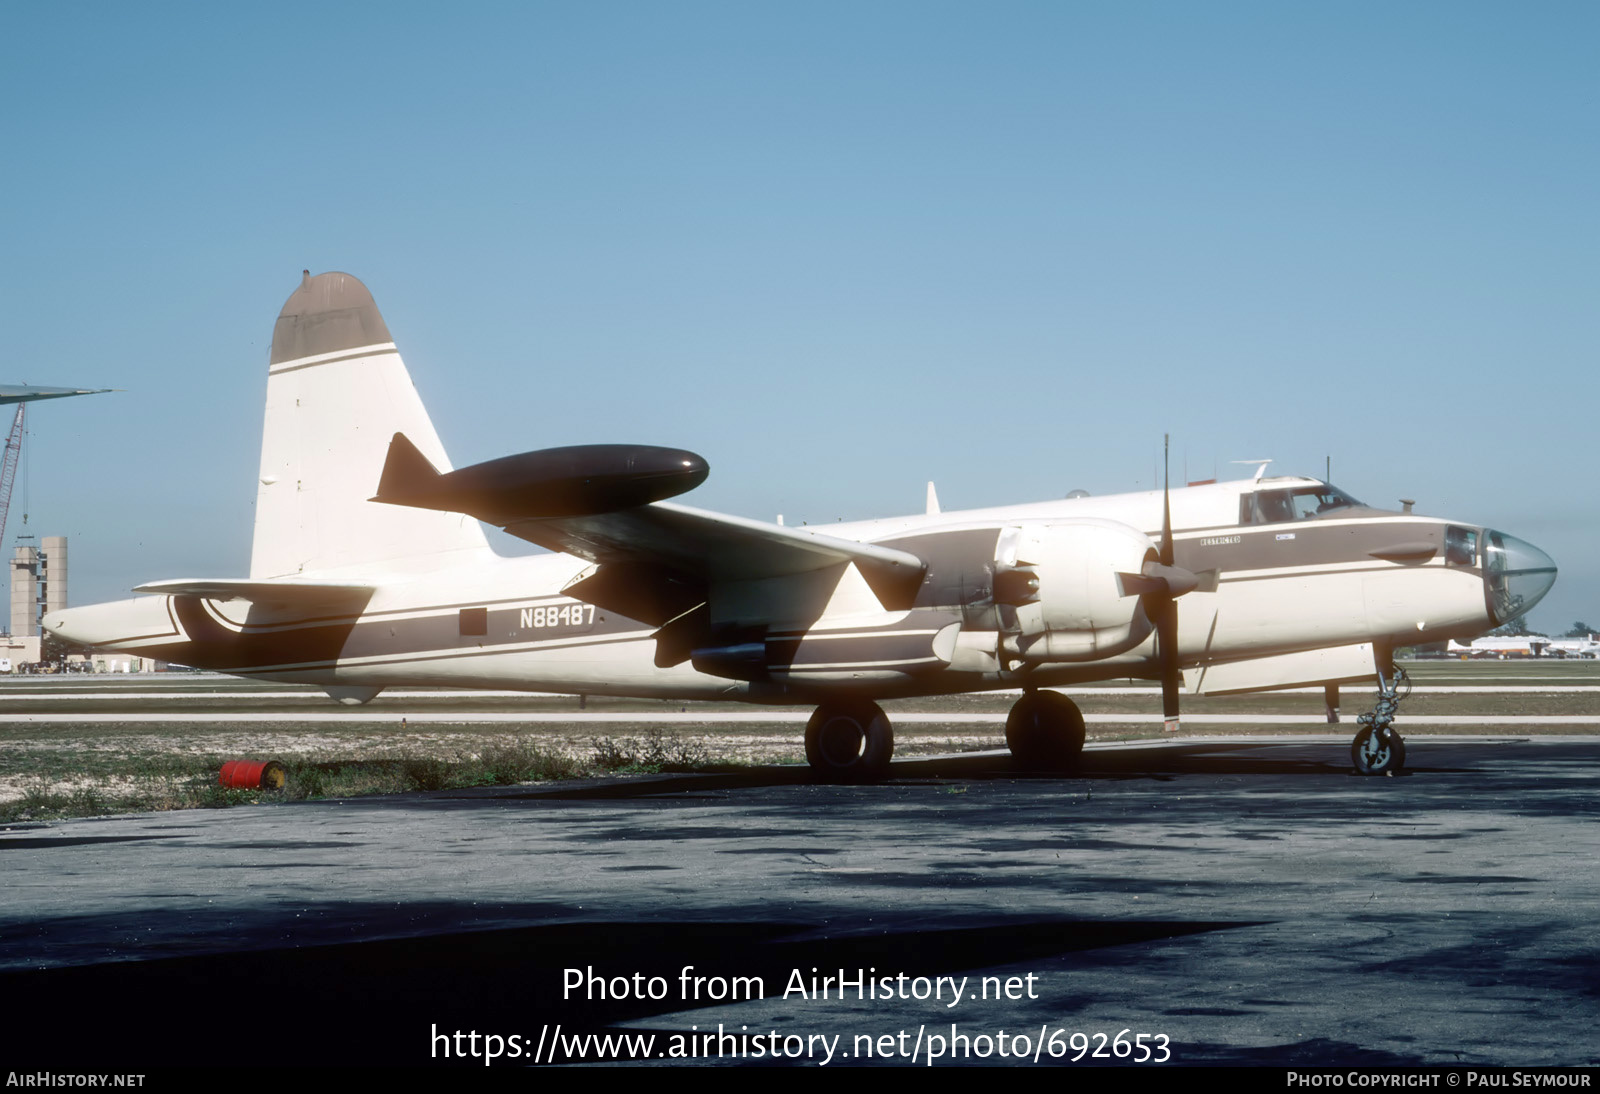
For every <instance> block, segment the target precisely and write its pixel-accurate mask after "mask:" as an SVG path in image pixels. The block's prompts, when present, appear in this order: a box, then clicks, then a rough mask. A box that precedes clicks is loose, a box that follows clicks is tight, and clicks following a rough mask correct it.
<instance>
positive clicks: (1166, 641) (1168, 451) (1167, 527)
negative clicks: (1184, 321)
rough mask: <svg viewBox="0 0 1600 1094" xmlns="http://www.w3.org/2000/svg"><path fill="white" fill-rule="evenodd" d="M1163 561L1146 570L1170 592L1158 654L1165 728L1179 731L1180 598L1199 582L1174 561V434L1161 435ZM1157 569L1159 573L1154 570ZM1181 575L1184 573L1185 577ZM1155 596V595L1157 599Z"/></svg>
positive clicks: (1159, 613) (1159, 617)
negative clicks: (1180, 568) (1175, 564)
mask: <svg viewBox="0 0 1600 1094" xmlns="http://www.w3.org/2000/svg"><path fill="white" fill-rule="evenodd" d="M1161 458H1162V463H1163V467H1162V471H1161V563H1160V566H1159V567H1154V568H1153V567H1150V566H1146V567H1145V573H1146V574H1149V576H1151V577H1156V578H1159V579H1160V580H1161V581H1162V583H1163V584H1165V585H1166V587H1167V588H1166V595H1165V596H1162V597H1160V598H1159V599H1158V601H1157V602H1158V603H1159V604H1160V607H1159V608H1157V609H1156V619H1155V624H1156V656H1157V657H1158V658H1159V659H1160V661H1161V717H1162V720H1163V723H1164V724H1163V727H1162V728H1163V729H1164V730H1165V731H1166V732H1168V733H1176V732H1178V678H1179V677H1178V601H1177V598H1178V597H1180V596H1182V595H1183V594H1184V593H1186V592H1188V591H1189V590H1190V589H1193V588H1194V587H1195V585H1197V584H1198V583H1199V581H1198V579H1197V578H1196V577H1195V575H1193V574H1191V573H1189V572H1188V571H1186V570H1179V569H1178V568H1177V567H1176V566H1174V565H1173V564H1172V435H1171V434H1170V433H1163V434H1162V435H1161ZM1152 569H1154V570H1155V572H1154V573H1151V570H1152ZM1179 575H1182V576H1181V578H1180V576H1179ZM1153 599H1155V598H1153Z"/></svg>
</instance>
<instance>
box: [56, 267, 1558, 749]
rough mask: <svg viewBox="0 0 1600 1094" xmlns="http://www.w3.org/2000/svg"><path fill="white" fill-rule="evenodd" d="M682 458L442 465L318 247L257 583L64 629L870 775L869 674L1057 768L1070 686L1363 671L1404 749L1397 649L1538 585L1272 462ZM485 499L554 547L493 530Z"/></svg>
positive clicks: (136, 646) (875, 739)
mask: <svg viewBox="0 0 1600 1094" xmlns="http://www.w3.org/2000/svg"><path fill="white" fill-rule="evenodd" d="M708 473H709V468H708V466H707V464H706V462H705V461H704V460H703V459H701V458H700V457H699V456H696V455H694V454H693V453H692V452H684V451H679V450H676V449H666V448H655V447H645V446H638V445H591V446H582V447H576V448H558V449H547V450H544V451H538V452H528V453H525V454H523V455H520V456H508V457H505V458H504V459H498V460H491V461H489V462H487V463H481V464H476V465H474V466H472V467H465V468H462V469H461V470H459V471H453V470H451V469H450V464H449V462H448V460H447V459H446V457H445V453H444V449H443V447H441V445H440V443H439V438H438V436H437V435H436V434H435V433H434V429H433V425H432V423H431V422H430V421H429V419H428V415H427V413H426V411H425V410H424V409H423V406H422V403H421V401H420V400H419V399H418V397H417V393H416V390H415V389H414V388H413V387H412V384H411V378H410V376H409V375H408V374H407V372H406V368H405V365H404V364H402V363H401V360H400V355H399V353H398V352H397V351H396V349H395V345H394V342H393V340H392V339H391V338H390V335H389V330H388V328H387V327H386V326H385V325H384V322H383V318H382V317H381V316H380V315H379V314H378V309H377V306H376V305H375V304H374V303H373V300H372V296H371V294H370V293H368V291H367V289H366V287H365V286H364V285H362V284H361V282H359V281H357V280H356V279H355V278H353V277H350V276H349V275H348V274H342V273H325V274H320V275H318V276H316V277H312V276H310V274H309V273H308V274H307V275H306V277H305V279H304V280H303V281H302V283H301V285H300V287H299V289H298V290H296V291H295V292H294V294H293V295H291V296H290V297H289V300H288V302H287V303H286V304H285V305H284V307H283V311H282V312H281V313H280V314H279V316H278V322H277V326H276V328H275V329H274V330H273V336H272V357H271V365H270V367H269V369H268V380H267V413H266V427H265V431H264V435H263V437H262V450H261V475H260V489H259V493H258V496H257V502H256V523H255V542H254V546H253V551H252V555H251V560H250V577H249V578H248V579H237V578H227V579H200V580H193V579H185V580H175V581H159V582H153V583H151V584H148V585H142V586H140V587H139V588H137V589H135V590H134V591H135V592H137V593H148V594H154V595H149V596H142V597H139V598H137V599H133V600H123V601H118V602H116V603H111V604H99V605H94V606H92V607H83V608H71V609H67V610H64V611H59V612H53V613H51V614H50V615H49V616H48V618H46V620H45V625H46V626H47V627H48V628H49V629H50V630H51V631H53V632H55V633H56V634H57V635H59V636H61V637H62V638H64V639H67V640H69V641H71V642H76V643H80V644H82V645H85V646H92V647H96V648H103V649H114V650H122V651H126V652H129V653H137V654H140V655H142V656H147V657H154V658H161V659H164V660H168V661H173V662H177V663H180V664H185V665H194V666H197V667H201V668H208V669H217V670H221V671H224V672H229V673H234V674H236V675H239V676H248V677H252V678H255V679H262V680H279V681H296V682H302V683H312V684H317V685H320V686H322V687H323V688H325V689H326V690H327V692H328V694H329V695H331V696H333V697H334V698H336V699H338V700H340V701H343V702H347V703H355V702H365V701H367V700H369V699H371V698H372V697H373V696H375V695H377V694H378V692H379V691H380V690H382V689H383V688H385V687H389V686H393V685H444V686H450V687H482V688H520V689H524V690H528V691H554V692H567V693H573V694H588V695H629V696H647V697H648V696H656V697H671V698H694V699H731V700H743V701H746V702H759V703H798V704H812V705H815V706H816V713H815V714H814V715H813V716H812V717H811V720H810V722H809V724H808V725H807V726H806V733H805V744H806V755H807V757H808V758H809V760H810V762H811V764H812V766H813V767H814V768H815V769H816V770H817V772H818V773H819V774H820V775H822V776H825V777H828V778H834V779H868V778H876V777H880V776H882V775H883V774H884V773H885V771H886V769H887V766H888V763H889V757H890V754H891V752H892V751H893V747H894V745H893V735H892V732H891V730H890V726H889V719H888V718H887V717H886V716H885V715H884V712H883V710H882V709H881V708H880V707H879V706H878V705H877V702H876V700H881V699H888V698H899V697H905V696H917V695H933V694H946V693H952V692H968V691H982V690H987V689H998V688H1020V689H1021V691H1022V696H1021V698H1019V699H1018V700H1017V701H1016V703H1015V705H1014V706H1013V707H1012V708H1011V713H1010V716H1009V718H1008V719H1007V722H1006V740H1007V742H1008V744H1009V745H1010V747H1011V751H1012V753H1013V755H1014V757H1015V758H1016V760H1017V761H1018V762H1019V763H1020V764H1022V765H1025V766H1027V767H1030V768H1043V769H1064V768H1071V767H1072V765H1073V764H1074V763H1075V762H1076V760H1077V759H1078V756H1079V753H1080V751H1081V749H1082V746H1083V739H1084V723H1083V716H1082V715H1081V714H1080V713H1079V711H1078V708H1077V707H1076V706H1075V705H1074V704H1073V702H1072V701H1071V700H1070V699H1068V698H1067V697H1066V696H1064V695H1062V694H1060V693H1059V692H1056V691H1051V690H1046V689H1049V688H1054V687H1059V686H1061V685H1071V684H1081V683H1084V682H1087V681H1094V680H1106V679H1113V678H1125V677H1145V678H1151V679H1157V680H1160V681H1161V687H1162V693H1163V696H1164V702H1163V707H1164V712H1165V715H1166V718H1167V726H1168V728H1169V729H1175V728H1176V726H1177V714H1178V694H1179V685H1180V674H1181V675H1182V676H1185V677H1187V684H1188V689H1189V690H1190V691H1191V692H1197V693H1206V692H1210V693H1219V692H1242V691H1263V690H1269V689H1272V688H1282V687H1290V686H1297V685H1307V684H1324V685H1328V686H1329V700H1330V718H1332V717H1336V715H1334V714H1332V707H1333V704H1334V703H1336V695H1337V692H1336V685H1337V684H1338V683H1340V682H1349V681H1357V680H1363V679H1371V678H1372V677H1373V676H1374V675H1376V677H1377V681H1378V687H1379V699H1378V702H1377V705H1376V709H1375V710H1374V711H1373V712H1371V713H1369V714H1365V715H1363V716H1362V719H1361V721H1362V728H1361V730H1360V732H1359V734H1358V735H1357V737H1356V739H1355V742H1354V744H1353V746H1352V755H1353V757H1354V761H1355V764H1356V767H1357V768H1358V769H1359V770H1361V771H1363V772H1368V773H1383V772H1389V771H1393V770H1397V769H1398V768H1399V767H1401V766H1402V765H1403V764H1404V761H1405V750H1404V745H1403V742H1402V741H1401V738H1400V735H1399V734H1398V733H1397V732H1395V730H1394V728H1393V726H1392V724H1391V723H1392V719H1393V715H1394V712H1395V708H1396V705H1397V704H1398V702H1399V699H1400V698H1401V697H1402V696H1403V683H1402V681H1403V677H1402V676H1401V674H1399V673H1397V672H1396V670H1395V668H1394V665H1393V661H1392V656H1391V654H1392V651H1393V650H1394V648H1395V647H1397V646H1401V645H1414V644H1417V643H1420V642H1433V641H1440V640H1443V639H1446V638H1462V637H1470V636H1472V635H1476V634H1480V633H1482V632H1483V631H1484V630H1487V629H1488V628H1490V627H1493V626H1496V625H1498V624H1501V623H1504V622H1506V621H1507V620H1509V619H1512V618H1514V617H1516V616H1518V615H1521V614H1522V613H1523V612H1526V611H1527V610H1528V609H1529V608H1531V607H1532V606H1533V605H1534V604H1535V603H1537V602H1538V601H1539V599H1540V597H1542V596H1544V594H1545V593H1546V591H1548V590H1549V588H1550V586H1551V584H1552V583H1553V582H1554V581H1555V575H1556V568H1555V564H1554V563H1553V562H1552V561H1551V560H1550V558H1549V557H1548V556H1547V555H1545V554H1544V553H1543V552H1542V551H1540V550H1538V549H1537V548H1535V547H1533V546H1531V545H1529V544H1527V543H1524V542H1522V541H1521V540H1517V539H1513V538H1512V537H1511V536H1508V535H1505V534H1503V533H1500V532H1496V531H1492V530H1490V529H1487V528H1483V527H1479V526H1476V525H1472V524H1464V523H1460V522H1454V521H1446V520H1438V519H1435V518H1431V517H1424V516H1419V515H1414V514H1411V513H1409V512H1407V513H1395V512H1384V511H1380V510H1375V509H1371V508H1368V507H1367V506H1364V505H1362V504H1361V503H1359V502H1357V501H1356V500H1355V499H1353V498H1351V497H1350V496H1348V495H1347V494H1344V493H1343V492H1341V491H1340V490H1338V489H1337V488H1335V487H1333V486H1331V485H1329V484H1328V483H1325V482H1320V481H1318V480H1315V479H1304V478H1266V477H1263V476H1262V473H1261V471H1260V470H1258V471H1257V472H1256V475H1255V477H1254V478H1253V479H1250V480H1247V481H1240V482H1223V483H1213V484H1207V485H1200V486H1190V487H1186V488H1183V489H1178V490H1171V491H1170V492H1168V491H1151V492H1147V493H1139V494H1119V495H1115V496H1108V497H1074V498H1068V499H1065V500H1060V501H1049V502H1041V503H1038V504H1033V505H1021V506H1008V507H1004V508H996V509H977V510H971V511H968V512H952V513H941V512H939V511H938V506H937V504H936V503H934V502H933V499H932V495H931V492H930V499H929V505H928V512H926V513H923V514H919V515H915V516H905V517H894V518H890V519H886V520H875V521H866V522H862V523H857V524H833V525H828V526H827V532H826V533H825V534H824V533H822V532H818V531H813V530H811V529H808V528H804V527H800V528H796V527H784V526H783V525H781V524H766V523H763V522H761V521H755V520H746V519H743V518H740V517H730V516H723V515H721V514H717V513H709V512H705V511H702V510H698V509H690V508H687V507H685V506H680V505H674V504H670V503H667V502H665V501H663V500H662V499H664V498H669V497H672V496H674V495H677V494H680V493H683V492H684V491H686V490H689V489H691V488H693V487H695V486H697V485H699V484H700V483H701V482H703V481H704V480H705V478H706V475H707V474H708ZM479 521H484V522H486V523H490V524H495V525H499V526H500V527H503V528H504V529H506V531H508V532H510V533H511V534H512V535H514V536H518V537H521V538H522V539H525V540H528V541H530V542H532V543H536V544H538V545H540V546H542V547H546V548H549V549H550V550H551V551H553V552H555V553H554V554H544V555H535V556H528V557H521V558H504V557H501V556H499V555H496V554H495V553H494V552H493V551H492V550H491V549H490V547H489V546H488V544H487V542H486V541H485V539H484V533H483V529H482V528H481V527H480V525H479V523H478V522H479Z"/></svg>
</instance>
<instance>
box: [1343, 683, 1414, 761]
mask: <svg viewBox="0 0 1600 1094" xmlns="http://www.w3.org/2000/svg"><path fill="white" fill-rule="evenodd" d="M1410 694H1411V680H1410V678H1409V677H1407V676H1406V671H1405V669H1402V668H1400V667H1398V666H1395V667H1392V668H1391V669H1390V670H1389V673H1388V674H1387V675H1386V674H1385V673H1384V671H1383V670H1382V669H1379V670H1378V700H1377V702H1376V703H1374V704H1373V708H1372V710H1371V711H1370V712H1368V713H1366V714H1363V715H1362V716H1361V717H1360V718H1358V719H1356V720H1357V721H1358V722H1360V723H1361V730H1360V732H1358V733H1357V734H1356V739H1355V740H1354V741H1352V742H1350V759H1351V761H1352V762H1353V763H1354V764H1355V765H1356V771H1358V772H1359V773H1361V774H1363V775H1394V774H1397V773H1398V772H1399V771H1400V770H1401V769H1403V768H1404V767H1405V765H1406V743H1405V741H1404V739H1402V738H1401V736H1400V733H1399V731H1398V730H1396V729H1395V728H1394V716H1395V714H1396V713H1398V712H1399V710H1400V703H1401V700H1403V699H1405V697H1406V696H1408V695H1410Z"/></svg>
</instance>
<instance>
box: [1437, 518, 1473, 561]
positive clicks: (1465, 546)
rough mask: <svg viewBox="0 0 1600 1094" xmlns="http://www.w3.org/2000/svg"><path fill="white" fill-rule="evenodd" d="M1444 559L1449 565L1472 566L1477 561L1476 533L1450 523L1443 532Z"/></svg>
mask: <svg viewBox="0 0 1600 1094" xmlns="http://www.w3.org/2000/svg"><path fill="white" fill-rule="evenodd" d="M1444 560H1445V563H1446V564H1448V565H1450V566H1472V565H1475V564H1476V563H1477V561H1478V533H1477V532H1475V531H1473V530H1472V529H1471V528H1457V527H1456V526H1455V525H1453V524H1452V525H1450V526H1449V527H1448V528H1446V529H1445V533H1444Z"/></svg>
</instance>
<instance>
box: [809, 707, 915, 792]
mask: <svg viewBox="0 0 1600 1094" xmlns="http://www.w3.org/2000/svg"><path fill="white" fill-rule="evenodd" d="M893 755H894V730H893V729H892V728H890V726H889V716H888V715H887V714H885V713H884V712H883V708H882V707H880V706H879V705H878V704H877V703H873V702H869V701H867V700H857V701H855V702H836V703H824V704H822V705H821V706H820V707H818V708H817V710H816V713H815V714H813V715H811V720H810V721H809V722H807V723H806V762H807V763H809V764H810V765H811V770H812V771H815V772H816V773H817V774H818V775H819V776H821V777H822V778H824V779H827V780H828V781H829V782H851V783H854V782H871V781H873V780H876V779H881V778H883V777H884V776H885V775H887V774H888V773H889V757H891V756H893Z"/></svg>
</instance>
